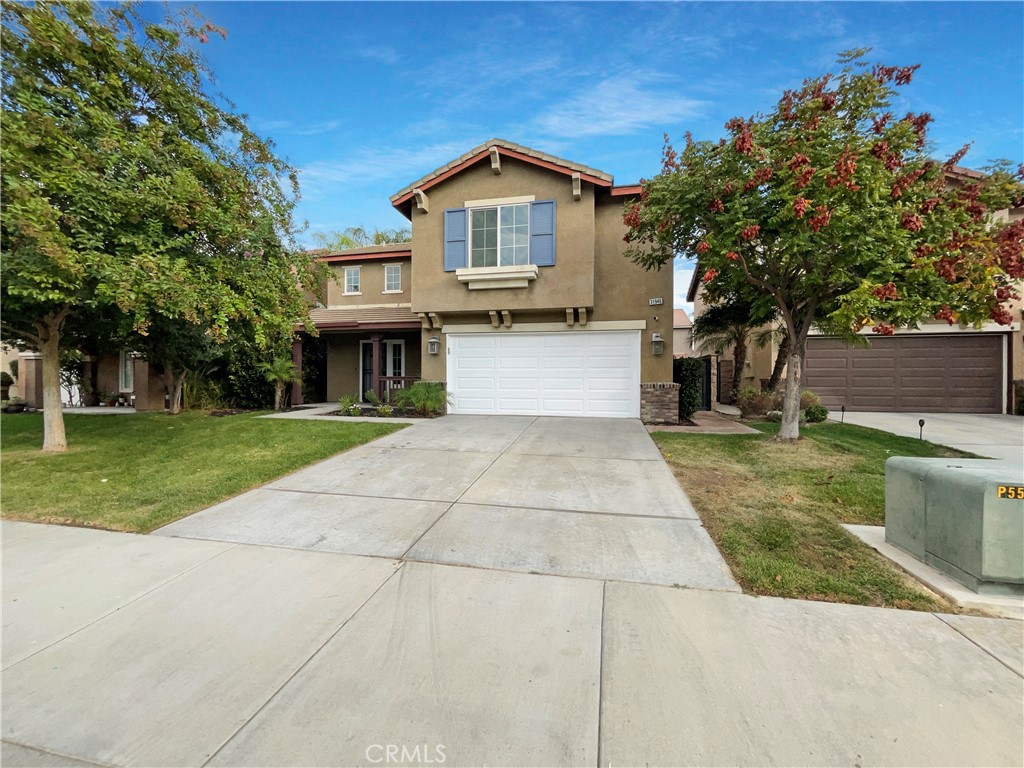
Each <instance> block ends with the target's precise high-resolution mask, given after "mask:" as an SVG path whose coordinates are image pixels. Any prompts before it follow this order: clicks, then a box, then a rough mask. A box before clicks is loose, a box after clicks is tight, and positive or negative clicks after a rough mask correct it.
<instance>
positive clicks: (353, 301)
mask: <svg viewBox="0 0 1024 768" xmlns="http://www.w3.org/2000/svg"><path fill="white" fill-rule="evenodd" d="M386 264H400V265H401V266H402V291H401V293H385V292H384V265H386ZM346 267H359V289H360V292H359V293H358V294H351V295H349V296H345V295H344V293H345V268H346ZM330 268H331V272H332V273H333V279H331V280H329V281H328V282H327V298H326V300H327V306H328V307H353V306H360V305H365V304H408V303H409V301H410V300H411V299H410V297H411V296H412V265H411V263H410V259H408V258H404V259H388V260H387V261H364V262H347V263H346V262H342V263H335V264H331V265H330Z"/></svg>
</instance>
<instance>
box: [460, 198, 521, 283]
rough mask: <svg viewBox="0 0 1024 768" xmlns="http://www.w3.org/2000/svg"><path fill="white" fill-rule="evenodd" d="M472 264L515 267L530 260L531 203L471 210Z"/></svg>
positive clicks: (470, 263) (476, 265) (475, 265)
mask: <svg viewBox="0 0 1024 768" xmlns="http://www.w3.org/2000/svg"><path fill="white" fill-rule="evenodd" d="M469 214H470V251H469V252H470V258H469V266H470V267H474V268H476V267H515V266H522V265H525V264H529V263H530V205H529V203H526V204H519V205H498V206H495V207H493V208H474V209H472V210H470V212H469Z"/></svg>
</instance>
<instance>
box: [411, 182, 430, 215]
mask: <svg viewBox="0 0 1024 768" xmlns="http://www.w3.org/2000/svg"><path fill="white" fill-rule="evenodd" d="M412 196H413V199H415V200H416V210H418V211H423V213H427V211H428V210H429V209H428V208H427V193H426V192H424V191H423V190H422V189H420V188H419V187H416V189H414V190H413V191H412Z"/></svg>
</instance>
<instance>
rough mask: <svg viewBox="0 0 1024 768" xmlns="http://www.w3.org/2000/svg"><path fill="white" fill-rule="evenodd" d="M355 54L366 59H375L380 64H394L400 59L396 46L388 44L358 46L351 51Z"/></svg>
mask: <svg viewBox="0 0 1024 768" xmlns="http://www.w3.org/2000/svg"><path fill="white" fill-rule="evenodd" d="M352 53H354V54H355V55H356V56H358V57H359V58H361V59H366V60H367V61H375V62H378V63H380V64H387V65H388V66H394V65H395V64H397V63H398V62H399V61H401V60H402V56H401V54H400V53H399V52H398V50H397V49H396V48H392V47H391V46H389V45H375V46H373V47H372V48H360V49H358V50H355V51H352Z"/></svg>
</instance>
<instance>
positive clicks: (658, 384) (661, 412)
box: [640, 381, 679, 424]
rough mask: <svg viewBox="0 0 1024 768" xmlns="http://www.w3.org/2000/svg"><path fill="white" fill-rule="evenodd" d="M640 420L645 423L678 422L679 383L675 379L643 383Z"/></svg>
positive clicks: (641, 385)
mask: <svg viewBox="0 0 1024 768" xmlns="http://www.w3.org/2000/svg"><path fill="white" fill-rule="evenodd" d="M640 420H641V421H643V422H644V423H645V424H678V423H679V385H678V384H676V383H675V382H673V381H645V382H643V383H641V384H640Z"/></svg>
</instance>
